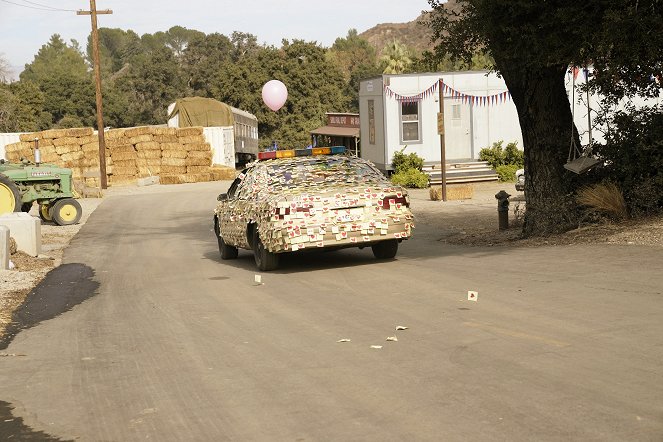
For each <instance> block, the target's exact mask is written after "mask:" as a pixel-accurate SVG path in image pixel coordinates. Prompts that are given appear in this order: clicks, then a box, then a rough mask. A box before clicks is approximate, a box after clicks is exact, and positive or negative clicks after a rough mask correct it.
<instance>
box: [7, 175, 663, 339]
mask: <svg viewBox="0 0 663 442" xmlns="http://www.w3.org/2000/svg"><path fill="white" fill-rule="evenodd" d="M229 184H230V182H227V183H216V185H218V186H219V187H224V188H225V187H227V186H228V185H229ZM187 185H190V184H187ZM472 187H473V191H474V192H473V193H474V194H473V196H472V198H471V199H465V200H456V201H446V202H442V201H432V200H431V199H430V192H429V189H413V190H410V191H409V193H410V199H411V204H412V210H413V212H414V214H415V224H418V225H428V226H431V227H434V228H435V229H436V230H437V231H438V232H439V238H436V239H438V240H439V241H441V242H446V243H449V244H459V245H467V246H492V247H536V246H541V245H564V244H578V243H609V244H634V245H647V246H654V247H663V216H658V217H652V218H649V219H641V220H635V221H626V222H623V223H619V224H616V223H610V222H604V223H600V224H588V225H583V226H581V227H580V228H578V229H576V230H572V231H570V232H567V233H564V234H561V235H555V236H550V237H545V238H529V239H523V238H522V237H521V235H520V227H521V225H522V224H521V223H522V213H523V211H524V203H523V202H518V201H513V202H512V203H511V206H510V212H509V218H510V228H509V229H508V230H504V231H500V230H499V229H498V220H497V201H496V200H495V194H496V193H497V192H499V191H500V190H505V191H506V192H507V193H510V194H511V196H512V199H516V200H517V199H518V197H521V198H522V195H523V194H522V192H517V191H516V190H515V188H514V185H513V184H512V183H476V184H473V185H472ZM176 188H177V186H160V185H156V186H149V187H137V186H122V187H116V188H110V189H108V190H107V191H106V196H105V197H109V196H113V195H126V194H141V193H150V192H168V191H174V190H176ZM514 197H515V198H514ZM79 201H80V203H81V206H82V208H83V217H82V219H81V222H80V223H79V224H77V225H74V226H56V225H54V224H44V223H42V226H41V233H42V254H41V255H40V256H39V257H37V258H34V257H30V256H28V255H26V254H24V253H22V252H18V253H16V254H14V255H12V256H11V260H12V262H13V263H14V265H15V269H13V270H0V336H1V335H2V334H3V332H4V329H5V327H6V326H7V325H8V324H9V322H10V321H11V317H12V313H13V312H14V310H15V309H16V308H18V307H19V306H20V305H21V304H22V303H23V301H24V300H25V297H26V296H27V294H28V293H29V292H30V290H31V289H32V288H33V287H35V286H36V285H37V284H38V283H39V282H40V281H41V280H42V279H43V278H44V276H45V275H46V274H47V273H48V272H49V271H50V270H52V269H53V268H55V267H57V266H58V265H60V263H61V261H62V255H63V252H64V249H65V248H66V247H67V245H68V244H69V241H70V240H71V239H72V238H73V237H74V235H76V233H77V232H78V231H79V230H80V228H81V226H82V225H84V224H85V221H86V220H87V219H88V217H89V216H90V215H91V214H92V213H93V212H94V210H95V209H96V208H97V207H98V206H99V204H101V203H102V201H103V199H100V198H86V199H81V200H79ZM210 210H211V209H210ZM31 214H32V215H33V216H38V214H37V211H36V206H35V207H33V209H32V211H31ZM414 234H415V235H416V231H415V233H414Z"/></svg>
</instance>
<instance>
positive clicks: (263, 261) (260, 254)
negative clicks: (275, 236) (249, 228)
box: [253, 227, 279, 272]
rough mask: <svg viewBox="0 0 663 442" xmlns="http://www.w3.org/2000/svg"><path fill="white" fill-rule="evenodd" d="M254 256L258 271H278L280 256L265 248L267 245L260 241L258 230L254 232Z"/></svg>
mask: <svg viewBox="0 0 663 442" xmlns="http://www.w3.org/2000/svg"><path fill="white" fill-rule="evenodd" d="M253 256H254V258H255V261H256V266H257V267H258V270H260V271H262V272H269V271H270V270H276V268H278V266H279V255H277V254H276V253H272V252H270V251H268V250H267V249H266V248H265V245H264V244H263V243H262V240H261V239H260V235H259V234H258V228H257V227H256V228H255V229H254V230H253Z"/></svg>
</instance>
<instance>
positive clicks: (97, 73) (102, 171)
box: [76, 0, 113, 189]
mask: <svg viewBox="0 0 663 442" xmlns="http://www.w3.org/2000/svg"><path fill="white" fill-rule="evenodd" d="M112 13H113V11H111V10H110V9H104V10H102V11H97V5H96V1H95V0H90V10H89V11H76V15H89V16H90V17H91V19H92V58H93V60H94V79H95V85H96V99H97V133H98V134H99V185H100V187H101V188H102V189H106V188H107V187H108V183H107V181H106V140H105V139H104V114H103V109H102V105H101V68H100V66H99V33H98V32H97V14H112Z"/></svg>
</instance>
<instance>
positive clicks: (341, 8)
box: [0, 0, 430, 76]
mask: <svg viewBox="0 0 663 442" xmlns="http://www.w3.org/2000/svg"><path fill="white" fill-rule="evenodd" d="M96 3H97V10H103V9H111V10H112V11H113V14H112V15H99V16H98V26H99V27H107V28H120V29H124V30H128V29H131V30H133V31H135V32H136V33H138V35H142V34H146V33H150V34H152V33H155V32H158V31H166V30H168V29H169V28H171V27H172V26H178V25H179V26H183V27H185V28H188V29H195V30H198V31H202V32H204V33H206V34H210V33H213V32H218V33H221V34H224V35H227V36H230V34H231V33H232V32H233V31H241V32H248V33H250V34H253V35H255V36H256V37H257V38H258V42H259V43H267V44H270V45H275V46H280V45H281V40H282V39H283V38H286V39H290V40H292V39H294V38H298V39H303V40H305V41H316V42H318V44H320V45H322V46H325V47H329V46H331V45H332V44H333V43H334V40H335V39H336V38H337V37H345V36H346V35H347V32H348V30H349V29H351V28H355V29H357V31H358V32H359V33H361V32H363V31H365V30H367V29H369V28H372V27H373V26H375V25H376V24H379V23H405V22H408V21H411V20H414V19H415V18H417V17H418V16H419V14H420V13H421V11H422V10H428V9H430V7H429V5H428V2H427V1H426V0H325V1H321V0H274V1H266V0H239V1H238V0H188V1H178V2H169V1H163V0H161V1H159V0H97V2H96ZM53 8H55V9H62V10H63V11H62V10H53ZM89 9H90V2H89V1H85V0H57V1H55V0H0V55H1V56H2V57H3V58H4V59H5V60H7V61H8V63H9V65H10V66H11V67H12V69H13V70H14V71H15V72H14V76H17V75H18V73H19V72H20V71H21V70H22V69H23V67H24V65H25V64H26V63H30V62H31V61H32V60H33V58H34V56H35V54H36V53H37V51H38V50H39V48H40V47H41V46H42V45H44V44H46V43H47V42H48V40H49V39H50V37H51V35H53V34H60V36H61V37H62V38H63V40H65V41H66V42H67V43H69V40H71V39H75V40H78V42H79V43H80V44H81V47H82V48H83V49H85V44H86V43H87V36H88V35H89V33H90V29H91V24H90V17H89V16H82V15H76V12H75V11H76V10H89Z"/></svg>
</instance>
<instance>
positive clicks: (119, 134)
mask: <svg viewBox="0 0 663 442" xmlns="http://www.w3.org/2000/svg"><path fill="white" fill-rule="evenodd" d="M124 133H125V130H124V129H111V130H107V131H106V132H104V138H105V139H106V140H117V139H118V138H127V137H126V135H125V134H124Z"/></svg>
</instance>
